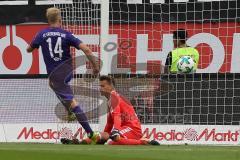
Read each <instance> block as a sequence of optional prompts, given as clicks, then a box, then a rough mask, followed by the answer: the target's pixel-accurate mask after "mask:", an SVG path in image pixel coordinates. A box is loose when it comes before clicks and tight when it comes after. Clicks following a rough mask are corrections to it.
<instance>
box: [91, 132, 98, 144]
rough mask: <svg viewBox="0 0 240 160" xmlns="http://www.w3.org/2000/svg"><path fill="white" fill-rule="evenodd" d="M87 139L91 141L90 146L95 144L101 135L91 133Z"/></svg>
mask: <svg viewBox="0 0 240 160" xmlns="http://www.w3.org/2000/svg"><path fill="white" fill-rule="evenodd" d="M88 138H90V139H91V140H92V144H96V143H97V142H98V141H99V140H100V139H101V135H100V133H99V132H93V133H92V134H89V135H88Z"/></svg>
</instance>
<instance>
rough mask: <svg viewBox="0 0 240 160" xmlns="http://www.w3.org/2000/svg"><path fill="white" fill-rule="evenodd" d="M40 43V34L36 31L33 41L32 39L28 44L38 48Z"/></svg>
mask: <svg viewBox="0 0 240 160" xmlns="http://www.w3.org/2000/svg"><path fill="white" fill-rule="evenodd" d="M40 43H41V34H40V33H38V34H37V35H36V36H35V37H34V39H33V41H32V42H31V44H30V46H31V47H32V48H39V46H40Z"/></svg>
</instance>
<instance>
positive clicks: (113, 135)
mask: <svg viewBox="0 0 240 160" xmlns="http://www.w3.org/2000/svg"><path fill="white" fill-rule="evenodd" d="M109 138H110V139H112V140H113V141H118V140H119V139H120V132H119V130H118V129H113V130H112V132H111V134H110V137H109Z"/></svg>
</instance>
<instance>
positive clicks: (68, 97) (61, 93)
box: [27, 8, 99, 139]
mask: <svg viewBox="0 0 240 160" xmlns="http://www.w3.org/2000/svg"><path fill="white" fill-rule="evenodd" d="M46 16H47V20H48V23H49V27H48V28H46V29H43V30H42V31H40V32H38V34H37V35H36V36H35V38H34V39H33V41H32V42H31V44H30V45H29V46H28V48H27V52H32V51H34V49H36V48H37V49H38V48H39V47H40V46H41V49H42V54H43V58H44V62H45V64H46V69H47V73H48V77H49V85H50V87H51V88H52V90H53V91H54V92H55V94H56V95H57V97H58V98H59V99H60V101H61V102H62V104H63V105H64V106H65V108H66V109H67V110H68V111H69V110H71V112H73V113H74V114H75V116H76V118H77V120H78V121H79V123H80V124H81V125H82V126H83V128H84V129H85V131H86V132H87V134H88V137H89V138H92V139H95V137H96V136H97V134H96V133H95V132H93V131H92V129H91V127H90V125H89V123H88V120H87V117H86V115H85V114H84V112H83V110H82V109H81V107H80V105H79V104H78V103H77V101H76V100H75V99H74V97H73V92H72V90H71V88H70V86H69V84H68V83H69V82H70V80H71V78H72V76H73V75H72V71H73V65H72V57H71V54H70V47H71V46H73V47H75V48H76V49H81V50H82V51H83V52H84V53H85V55H86V56H87V58H88V59H89V61H90V62H91V64H92V66H93V71H94V73H95V74H97V73H99V66H98V65H97V63H96V61H95V58H94V56H93V55H92V51H91V50H90V49H89V48H88V47H87V46H86V45H85V44H84V43H82V41H81V40H79V39H78V38H76V37H75V36H74V35H73V34H72V33H70V32H68V31H65V30H63V29H61V28H60V26H61V14H60V10H59V9H57V8H49V9H47V13H46Z"/></svg>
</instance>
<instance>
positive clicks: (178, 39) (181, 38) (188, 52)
mask: <svg viewBox="0 0 240 160" xmlns="http://www.w3.org/2000/svg"><path fill="white" fill-rule="evenodd" d="M187 37H188V33H187V31H185V30H184V29H178V30H177V31H174V32H173V43H174V48H175V49H174V50H172V51H171V52H170V53H169V54H168V56H167V59H166V63H165V68H164V72H165V73H177V72H178V69H177V63H178V60H179V59H180V58H181V57H183V56H190V57H192V58H193V60H194V61H195V65H194V71H196V69H197V66H198V61H199V53H198V51H197V50H196V49H195V48H193V47H189V46H187V44H186V41H187Z"/></svg>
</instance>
